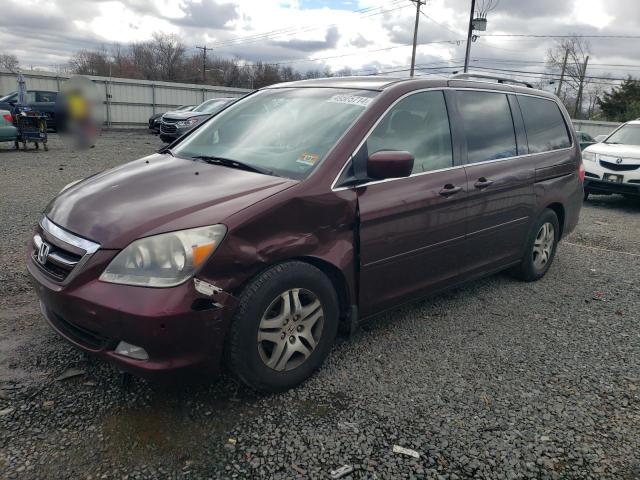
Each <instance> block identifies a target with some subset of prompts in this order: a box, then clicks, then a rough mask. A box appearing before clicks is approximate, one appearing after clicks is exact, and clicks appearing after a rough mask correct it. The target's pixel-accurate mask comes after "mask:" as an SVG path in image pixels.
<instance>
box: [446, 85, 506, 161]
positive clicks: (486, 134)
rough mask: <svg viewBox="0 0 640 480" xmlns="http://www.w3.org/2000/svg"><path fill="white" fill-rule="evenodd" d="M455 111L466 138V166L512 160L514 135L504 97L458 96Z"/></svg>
mask: <svg viewBox="0 0 640 480" xmlns="http://www.w3.org/2000/svg"><path fill="white" fill-rule="evenodd" d="M458 109H459V111H460V115H461V116H462V124H463V128H464V131H465V136H466V138H467V158H468V162H469V163H477V162H484V161H487V160H497V159H500V158H509V157H515V156H516V155H517V154H518V147H517V143H516V132H515V129H514V126H513V118H512V117H511V108H510V107H509V101H508V99H507V95H506V94H503V93H493V92H475V91H460V92H458Z"/></svg>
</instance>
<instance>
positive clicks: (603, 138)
mask: <svg viewBox="0 0 640 480" xmlns="http://www.w3.org/2000/svg"><path fill="white" fill-rule="evenodd" d="M608 136H609V135H597V136H596V138H595V139H594V140H595V141H596V143H600V142H602V141H603V140H606V139H607V137H608Z"/></svg>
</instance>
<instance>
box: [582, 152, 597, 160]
mask: <svg viewBox="0 0 640 480" xmlns="http://www.w3.org/2000/svg"><path fill="white" fill-rule="evenodd" d="M582 159H583V160H586V161H587V162H595V161H596V154H595V153H593V152H582Z"/></svg>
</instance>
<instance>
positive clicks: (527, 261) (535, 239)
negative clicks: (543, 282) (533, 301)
mask: <svg viewBox="0 0 640 480" xmlns="http://www.w3.org/2000/svg"><path fill="white" fill-rule="evenodd" d="M549 225H550V226H551V228H552V235H553V237H552V238H551V240H550V241H549V238H548V236H547V234H545V232H543V231H542V229H543V227H545V228H548V226H549ZM559 233H560V226H559V223H558V216H557V215H556V213H555V212H554V211H553V210H549V209H546V210H545V211H544V212H542V214H541V215H540V217H539V218H538V221H537V222H536V223H535V224H534V226H533V228H532V229H531V233H530V234H529V238H528V239H527V247H526V250H525V252H526V253H525V254H524V257H523V258H522V261H521V262H520V264H519V265H518V266H516V267H514V268H513V269H512V270H511V273H512V274H513V275H514V276H515V277H516V278H518V279H520V280H523V281H525V282H534V281H536V280H539V279H541V278H542V277H544V275H545V274H546V273H547V271H548V270H549V268H550V267H551V264H552V263H553V259H554V258H555V255H556V249H557V247H558V240H559ZM545 239H546V240H545ZM549 242H550V243H549ZM540 243H541V244H542V245H541V246H538V244H540ZM545 247H546V248H545ZM543 252H544V253H543ZM545 256H546V260H545Z"/></svg>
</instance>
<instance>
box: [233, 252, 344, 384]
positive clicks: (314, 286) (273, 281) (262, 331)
mask: <svg viewBox="0 0 640 480" xmlns="http://www.w3.org/2000/svg"><path fill="white" fill-rule="evenodd" d="M338 312H339V309H338V299H337V295H336V292H335V290H334V288H333V285H332V283H331V281H330V280H329V279H328V278H327V277H326V276H325V275H324V273H322V272H321V271H320V270H319V269H317V268H316V267H314V266H312V265H309V264H307V263H303V262H286V263H283V264H280V265H276V266H274V267H272V268H270V269H268V270H267V271H265V272H263V273H262V274H260V275H258V276H257V277H256V278H255V279H254V280H253V281H251V283H250V284H249V285H248V286H247V287H246V288H245V290H244V291H243V292H242V294H241V296H240V304H239V306H238V310H237V313H236V315H235V317H234V319H233V322H232V324H231V327H230V331H229V334H228V337H227V344H226V359H227V365H228V367H229V369H230V370H231V371H232V372H233V373H234V374H235V375H236V376H237V377H238V378H239V379H240V380H241V381H242V382H244V383H245V384H247V385H248V386H249V387H251V388H253V389H255V390H259V391H265V392H276V391H283V390H287V389H289V388H292V387H294V386H296V385H298V384H300V383H301V382H303V381H304V380H306V379H307V378H308V377H309V376H311V374H312V373H313V372H314V371H315V370H316V369H317V368H318V367H319V366H320V365H321V364H322V363H323V362H324V360H325V358H326V357H327V355H328V354H329V351H330V350H331V346H332V345H333V342H334V340H335V336H336V333H337V330H338Z"/></svg>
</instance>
